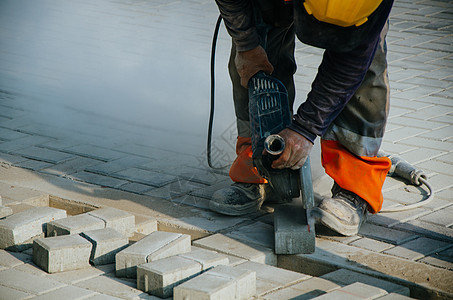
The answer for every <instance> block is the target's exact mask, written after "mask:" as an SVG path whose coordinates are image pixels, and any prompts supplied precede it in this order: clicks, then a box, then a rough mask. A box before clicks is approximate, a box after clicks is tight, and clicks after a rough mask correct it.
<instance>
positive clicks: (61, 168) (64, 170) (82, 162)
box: [40, 157, 99, 176]
mask: <svg viewBox="0 0 453 300" xmlns="http://www.w3.org/2000/svg"><path fill="white" fill-rule="evenodd" d="M98 163H99V161H98V160H95V159H91V158H86V157H75V158H74V159H71V160H68V161H65V162H63V163H60V164H56V165H53V166H51V167H48V168H44V169H41V170H40V171H41V172H42V173H48V174H53V175H58V176H64V175H69V174H73V173H75V172H79V171H82V170H84V169H85V168H86V167H87V166H91V165H94V164H98Z"/></svg>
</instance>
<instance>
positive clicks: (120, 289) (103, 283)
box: [75, 276, 147, 299]
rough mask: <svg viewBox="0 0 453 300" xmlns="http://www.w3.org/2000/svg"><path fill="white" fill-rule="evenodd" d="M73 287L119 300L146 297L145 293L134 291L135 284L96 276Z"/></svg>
mask: <svg viewBox="0 0 453 300" xmlns="http://www.w3.org/2000/svg"><path fill="white" fill-rule="evenodd" d="M75 285H76V286H78V287H81V288H85V289H89V290H92V291H96V292H98V293H101V294H105V295H109V296H113V297H118V298H121V299H137V298H145V299H146V296H147V294H146V293H144V292H142V291H140V290H137V289H135V288H134V287H133V286H134V285H135V284H133V283H130V282H127V281H125V280H120V279H117V278H110V277H107V276H97V277H94V278H91V279H88V280H85V281H81V282H78V283H76V284H75Z"/></svg>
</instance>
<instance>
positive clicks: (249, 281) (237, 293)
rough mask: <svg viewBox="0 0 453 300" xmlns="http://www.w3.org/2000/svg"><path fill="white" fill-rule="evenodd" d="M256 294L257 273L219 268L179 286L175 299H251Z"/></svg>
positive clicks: (176, 289)
mask: <svg viewBox="0 0 453 300" xmlns="http://www.w3.org/2000/svg"><path fill="white" fill-rule="evenodd" d="M255 293H256V274H255V272H252V271H247V270H240V269H234V268H232V267H227V266H218V267H215V268H213V269H211V270H209V271H208V272H206V273H203V274H202V275H200V276H197V277H195V278H193V279H191V280H189V281H186V282H184V283H183V284H181V285H179V286H177V287H176V288H175V289H174V299H175V300H182V299H200V300H202V299H249V298H250V297H252V296H254V295H255Z"/></svg>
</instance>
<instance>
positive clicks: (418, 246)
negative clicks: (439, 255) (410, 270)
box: [384, 237, 451, 260]
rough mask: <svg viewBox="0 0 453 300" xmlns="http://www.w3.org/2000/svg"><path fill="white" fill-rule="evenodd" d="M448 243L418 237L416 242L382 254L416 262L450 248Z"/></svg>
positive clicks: (410, 242)
mask: <svg viewBox="0 0 453 300" xmlns="http://www.w3.org/2000/svg"><path fill="white" fill-rule="evenodd" d="M450 246H451V244H450V243H446V242H441V241H437V240H434V239H429V238H424V237H420V238H418V239H416V240H413V241H409V242H407V243H404V244H401V245H400V246H397V247H394V248H392V249H389V250H386V251H384V253H387V254H391V255H396V256H399V257H403V258H406V259H410V260H417V259H420V258H423V257H424V256H427V255H430V254H432V253H434V252H438V251H442V250H444V249H446V248H447V247H450Z"/></svg>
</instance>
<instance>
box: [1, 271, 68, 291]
mask: <svg viewBox="0 0 453 300" xmlns="http://www.w3.org/2000/svg"><path fill="white" fill-rule="evenodd" d="M64 285H65V284H63V283H61V282H58V281H56V280H52V279H49V278H46V277H42V276H36V275H33V274H29V273H25V272H21V271H18V270H15V269H8V270H3V271H0V286H6V287H9V288H13V289H16V290H19V291H22V292H25V293H29V294H33V295H40V294H44V293H47V292H50V291H53V290H56V289H58V288H61V287H63V286H64Z"/></svg>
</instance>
